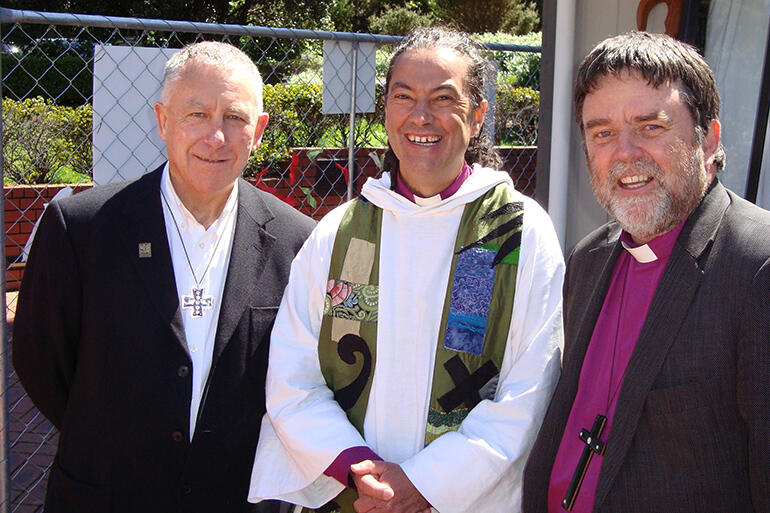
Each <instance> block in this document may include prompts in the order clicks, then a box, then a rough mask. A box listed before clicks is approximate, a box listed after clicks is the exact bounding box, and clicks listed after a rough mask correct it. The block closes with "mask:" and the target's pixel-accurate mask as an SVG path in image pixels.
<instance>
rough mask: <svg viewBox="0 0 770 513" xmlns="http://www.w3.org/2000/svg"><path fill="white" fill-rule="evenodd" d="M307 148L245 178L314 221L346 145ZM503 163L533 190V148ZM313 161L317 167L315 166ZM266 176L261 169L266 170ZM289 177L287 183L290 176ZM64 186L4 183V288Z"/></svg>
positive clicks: (333, 202) (361, 177) (340, 181)
mask: <svg viewBox="0 0 770 513" xmlns="http://www.w3.org/2000/svg"><path fill="white" fill-rule="evenodd" d="M309 150H310V149H308V148H297V149H296V150H295V153H296V157H295V161H294V163H293V164H292V162H286V163H283V164H281V165H279V166H277V167H276V168H274V169H273V173H272V174H273V175H281V176H282V178H280V179H277V178H265V179H262V178H260V179H259V180H257V181H255V180H251V182H252V183H256V185H257V187H259V188H261V189H263V190H267V191H268V192H271V193H273V194H276V195H277V196H279V197H281V198H283V199H284V201H286V202H287V203H289V204H290V205H292V206H294V207H295V208H297V209H299V210H300V211H302V212H303V213H305V214H307V215H309V216H312V217H314V218H315V219H320V218H321V217H323V216H324V215H325V214H326V213H327V212H329V211H330V210H331V209H333V208H334V207H336V206H338V205H339V204H341V203H343V202H344V201H345V191H346V190H347V186H346V183H345V179H344V177H343V175H342V172H341V171H340V170H339V168H337V167H336V166H334V165H333V164H331V165H329V166H328V167H326V169H327V170H330V171H327V172H326V173H324V171H323V170H322V169H321V168H322V167H324V166H323V164H324V163H325V161H326V160H331V159H334V160H336V161H337V162H339V163H340V164H341V165H342V166H343V167H347V157H348V153H347V150H346V149H342V150H340V149H326V150H324V151H323V152H322V153H320V154H319V155H317V156H316V157H315V159H310V158H309V157H308V155H307V152H308V151H309ZM370 153H376V154H377V155H378V156H379V157H380V158H382V155H383V154H384V150H383V149H382V148H359V149H358V151H357V152H356V166H357V168H358V169H357V171H356V174H355V187H354V190H355V191H360V190H361V187H362V186H363V185H364V182H365V181H366V179H367V178H368V177H370V176H377V175H378V174H379V172H380V171H379V168H378V167H377V165H376V164H375V162H374V160H373V159H372V158H371V157H370ZM501 154H502V156H503V160H504V165H503V169H506V170H507V171H508V172H509V173H510V174H511V177H512V178H513V181H514V183H515V184H516V188H517V189H518V190H520V191H522V192H523V193H524V194H527V195H530V196H531V195H532V194H534V192H535V185H536V184H535V158H536V156H537V148H533V147H527V148H505V149H501ZM319 162H320V163H321V165H320V166H319ZM266 174H267V173H266ZM292 176H293V177H294V180H293V183H292V178H291V177H292ZM64 187H66V185H14V186H5V187H4V188H3V189H4V197H5V255H6V290H9V291H10V290H18V288H19V285H20V284H21V278H22V276H23V273H24V265H23V264H21V263H20V262H21V254H22V252H23V250H24V245H25V244H26V243H27V239H28V238H29V235H30V233H32V228H33V226H34V225H35V222H36V221H37V219H38V218H39V217H40V216H41V215H42V213H43V206H44V205H45V204H47V203H48V202H49V201H51V198H52V197H53V196H55V195H56V193H58V192H59V191H60V190H62V189H63V188H64ZM91 187H92V184H83V185H78V186H77V187H74V192H75V193H78V192H80V191H83V190H86V189H90V188H91ZM303 187H304V188H306V189H309V190H310V194H311V195H312V197H313V198H315V203H316V206H315V207H313V206H312V205H311V201H310V200H309V199H308V196H307V195H306V194H305V192H304V191H302V188H303Z"/></svg>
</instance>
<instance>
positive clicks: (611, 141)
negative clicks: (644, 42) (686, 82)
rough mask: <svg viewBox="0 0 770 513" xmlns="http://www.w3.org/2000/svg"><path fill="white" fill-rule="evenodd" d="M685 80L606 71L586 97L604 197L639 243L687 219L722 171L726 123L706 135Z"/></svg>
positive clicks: (590, 147)
mask: <svg viewBox="0 0 770 513" xmlns="http://www.w3.org/2000/svg"><path fill="white" fill-rule="evenodd" d="M683 94H684V93H683V91H682V88H681V85H680V84H673V85H672V84H663V85H661V86H660V87H657V88H655V87H652V86H650V85H649V84H648V83H647V80H645V79H644V78H642V77H641V76H639V75H636V74H630V73H628V72H621V73H620V74H619V75H617V76H615V75H607V76H604V77H602V78H601V79H600V80H599V81H598V82H597V84H596V87H595V88H594V89H593V90H592V91H591V92H590V93H589V94H588V95H587V96H586V98H585V103H584V104H583V116H582V117H583V126H582V129H583V131H584V137H585V146H584V149H585V152H586V157H587V159H588V167H589V173H590V178H591V186H592V187H593V190H594V194H595V195H596V198H597V199H598V201H599V203H600V204H601V205H602V206H603V207H604V208H605V209H606V210H607V211H608V212H609V213H610V215H611V216H612V217H613V218H615V220H617V222H618V224H620V226H621V227H622V228H623V229H624V230H626V231H627V232H629V233H630V234H631V236H632V237H633V239H634V240H635V241H636V242H637V243H646V242H648V241H649V240H651V239H653V238H655V237H656V236H658V235H661V234H663V233H666V232H667V231H669V230H671V229H673V228H675V227H676V226H678V225H679V224H681V223H682V222H683V221H684V220H685V219H687V217H688V216H689V215H690V213H691V212H692V211H693V210H694V209H695V207H697V205H698V203H699V202H700V200H701V198H702V197H703V195H704V194H705V191H706V189H707V188H708V186H709V184H710V183H711V181H712V180H713V179H714V176H715V175H716V166H715V165H714V155H715V153H716V150H717V148H718V145H719V144H718V143H719V132H720V126H719V121H718V120H713V121H712V122H711V125H710V127H709V131H708V133H706V134H704V136H703V137H702V138H701V139H702V140H701V141H700V142H699V141H698V140H697V139H698V138H697V137H696V133H695V125H694V122H693V118H692V115H691V114H690V111H689V109H688V108H687V106H686V104H685V103H684V101H683V98H682V95H683Z"/></svg>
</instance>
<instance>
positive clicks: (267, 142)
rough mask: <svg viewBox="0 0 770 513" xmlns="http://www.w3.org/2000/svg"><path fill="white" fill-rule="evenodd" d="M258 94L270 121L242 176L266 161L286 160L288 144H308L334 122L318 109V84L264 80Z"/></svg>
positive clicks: (250, 174) (319, 100) (265, 163)
mask: <svg viewBox="0 0 770 513" xmlns="http://www.w3.org/2000/svg"><path fill="white" fill-rule="evenodd" d="M262 94H263V97H264V104H265V111H266V112H267V113H268V114H270V121H269V122H268V124H267V129H266V130H265V135H264V136H262V144H261V145H260V147H259V148H258V149H257V151H256V152H255V153H254V155H253V156H252V159H251V161H250V163H249V167H248V168H247V169H246V176H254V175H255V174H256V173H258V172H259V171H261V170H262V169H263V167H265V166H266V165H271V164H274V163H276V162H280V161H284V160H287V159H288V158H289V156H290V155H291V149H292V148H295V147H301V146H311V145H312V144H313V143H314V142H315V141H316V140H317V139H318V137H319V135H320V134H321V133H323V132H324V131H325V130H326V129H328V128H330V127H331V125H332V123H333V122H334V121H333V119H330V117H329V116H324V115H323V114H322V112H321V104H322V100H321V85H320V84H295V85H287V84H274V85H273V84H265V87H264V90H263V92H262ZM271 171H273V172H274V173H275V172H281V171H283V170H279V169H275V170H271Z"/></svg>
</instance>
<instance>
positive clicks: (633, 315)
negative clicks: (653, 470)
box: [548, 223, 684, 513]
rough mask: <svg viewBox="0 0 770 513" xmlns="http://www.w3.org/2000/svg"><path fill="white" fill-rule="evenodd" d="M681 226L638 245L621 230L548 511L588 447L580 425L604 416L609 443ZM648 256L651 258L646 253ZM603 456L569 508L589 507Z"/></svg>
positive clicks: (553, 511)
mask: <svg viewBox="0 0 770 513" xmlns="http://www.w3.org/2000/svg"><path fill="white" fill-rule="evenodd" d="M682 226H684V223H682V224H681V225H679V226H678V227H676V228H675V229H673V230H671V231H669V232H667V233H664V234H663V235H660V236H658V237H656V238H655V239H653V240H651V241H650V242H648V243H647V244H646V245H642V246H636V245H635V244H634V243H633V242H632V240H631V237H630V236H629V235H628V233H626V232H623V233H622V234H621V238H620V240H621V242H622V243H623V246H624V248H626V250H627V251H623V252H621V254H620V256H619V257H618V261H617V262H616V263H615V268H614V270H613V272H612V278H611V281H610V286H609V289H608V290H607V296H606V297H605V298H604V304H603V305H602V310H601V312H600V313H599V318H598V319H597V320H596V325H595V326H594V332H593V335H592V336H591V341H590V342H589V344H588V350H587V351H586V355H585V359H584V360H583V367H582V370H581V371H580V380H579V381H578V391H577V395H576V396H575V401H574V402H573V403H572V410H571V411H570V414H569V418H568V419H567V426H566V428H565V429H564V434H563V436H562V439H561V444H560V445H559V451H558V452H557V454H556V459H555V461H554V464H553V469H552V470H551V480H550V483H549V487H548V513H561V512H563V511H565V510H564V509H563V508H562V500H563V499H564V494H565V493H566V491H567V488H568V487H569V484H570V481H571V480H572V475H573V474H574V473H575V470H576V468H577V465H578V461H579V460H580V456H581V454H582V453H583V449H584V448H585V447H586V444H585V443H583V442H582V441H581V440H580V438H579V436H578V435H579V434H580V431H581V430H582V429H587V430H590V429H591V428H592V427H593V424H594V419H595V418H596V416H597V415H599V414H601V415H604V416H605V417H607V423H606V425H605V427H604V431H603V432H602V435H601V436H600V437H599V438H600V440H601V441H602V442H605V443H606V442H607V439H608V437H609V433H610V429H611V428H612V418H613V416H614V415H615V406H616V404H617V400H618V395H619V393H620V388H621V386H622V384H623V377H624V375H625V372H626V367H627V366H628V362H629V360H630V359H631V354H632V353H633V351H634V347H635V346H636V341H637V339H638V338H639V333H640V332H641V331H642V325H643V324H644V321H645V319H646V318H647V311H648V310H649V309H650V304H651V303H652V298H653V296H654V295H655V289H657V287H658V282H659V281H660V277H661V276H662V275H663V270H664V269H665V267H666V263H667V262H668V257H669V255H671V250H672V249H673V248H674V242H675V241H676V238H677V236H678V235H679V232H680V231H681V230H682ZM645 246H647V248H645ZM629 248H630V249H629ZM650 250H651V252H650ZM632 252H633V254H632ZM647 256H649V258H645V257H647ZM655 257H657V258H655ZM639 260H641V261H639ZM602 460H603V457H602V456H599V455H598V454H594V455H593V458H592V459H591V462H590V464H589V465H588V471H587V472H586V475H585V478H584V479H583V483H582V484H581V486H580V490H579V491H578V495H577V499H576V500H575V504H574V506H573V508H572V511H573V513H590V512H591V511H592V510H593V505H594V496H595V495H596V487H597V485H598V483H599V471H600V470H601V467H602Z"/></svg>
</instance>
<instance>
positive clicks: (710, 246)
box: [523, 32, 770, 513]
mask: <svg viewBox="0 0 770 513" xmlns="http://www.w3.org/2000/svg"><path fill="white" fill-rule="evenodd" d="M575 104H576V114H577V120H578V125H579V127H580V131H581V133H582V135H583V141H584V150H585V153H586V157H587V159H588V163H589V171H590V178H591V183H592V187H593V189H594V193H595V194H596V196H597V198H598V200H599V202H600V203H601V204H602V205H603V206H604V207H605V209H606V210H607V211H608V212H609V213H610V215H611V216H612V217H613V218H614V221H612V222H610V223H608V224H606V225H604V226H602V227H601V228H599V229H598V230H596V231H595V232H593V233H592V234H590V235H589V236H588V237H586V238H585V239H584V240H582V241H581V242H580V243H579V244H578V245H577V246H576V248H575V249H574V251H573V253H572V255H571V257H570V259H569V263H568V266H567V277H566V280H565V286H564V289H565V295H566V299H565V310H564V325H565V352H564V360H563V366H562V367H563V368H562V376H561V380H560V382H559V384H558V386H557V389H556V392H555V394H554V398H553V400H552V402H551V405H550V408H549V410H548V413H547V415H546V418H545V421H544V423H543V426H542V428H541V430H540V433H539V435H538V438H537V441H536V443H535V447H534V449H533V451H532V453H531V455H530V458H529V461H528V463H527V467H526V470H525V475H524V497H523V510H524V511H525V512H527V513H534V512H546V511H548V512H549V513H554V512H560V511H565V510H567V511H570V510H571V511H581V512H589V511H597V512H623V513H629V512H666V513H672V512H688V513H692V512H706V511H708V512H747V511H757V512H760V511H761V512H767V511H770V442H768V440H770V418H769V417H768V415H769V414H770V213H768V212H767V211H764V210H762V209H760V208H758V207H756V206H754V205H752V204H750V203H748V202H746V201H744V200H742V199H741V198H739V197H738V196H736V195H735V194H733V193H732V192H730V191H728V190H726V189H725V188H724V187H723V186H722V185H721V184H720V183H719V179H718V178H717V172H718V170H720V169H721V168H722V167H723V165H724V153H723V150H722V147H721V144H720V124H719V120H718V116H719V95H718V92H717V89H716V85H715V82H714V77H713V74H712V73H711V70H710V69H709V68H708V65H707V64H706V63H705V61H704V60H703V59H702V58H701V57H700V56H699V55H698V54H697V52H696V51H695V50H694V49H693V48H691V47H689V46H687V45H685V44H682V43H680V42H677V41H675V40H673V39H671V38H669V37H668V36H663V35H653V34H645V33H639V32H636V33H629V34H624V35H621V36H617V37H614V38H611V39H608V40H605V41H603V42H602V43H600V44H599V45H598V46H597V47H596V48H595V49H594V50H593V51H592V52H591V53H590V54H589V55H588V56H587V57H586V58H585V60H584V61H583V62H582V64H581V66H580V69H579V71H578V79H577V84H576V89H575Z"/></svg>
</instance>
